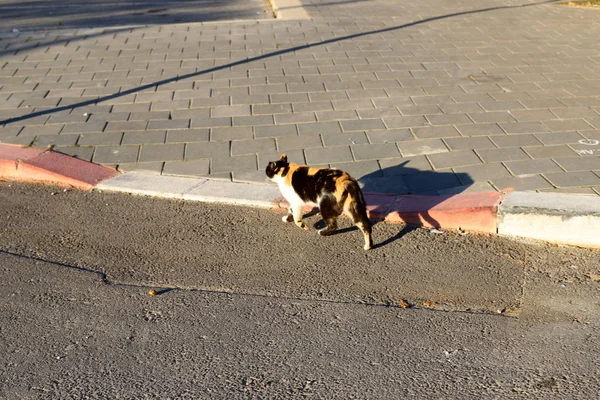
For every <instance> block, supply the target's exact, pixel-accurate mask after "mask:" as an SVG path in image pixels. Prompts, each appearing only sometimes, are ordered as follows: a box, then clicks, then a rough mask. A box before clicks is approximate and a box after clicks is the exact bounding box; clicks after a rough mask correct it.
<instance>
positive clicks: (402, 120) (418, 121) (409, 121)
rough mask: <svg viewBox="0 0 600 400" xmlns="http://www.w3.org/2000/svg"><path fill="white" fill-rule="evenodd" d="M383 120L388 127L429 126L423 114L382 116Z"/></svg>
mask: <svg viewBox="0 0 600 400" xmlns="http://www.w3.org/2000/svg"><path fill="white" fill-rule="evenodd" d="M383 122H384V123H385V125H386V126H387V127H388V128H389V129H396V128H415V127H420V126H429V123H428V122H427V120H426V119H425V117H424V116H423V115H414V116H402V117H386V118H383Z"/></svg>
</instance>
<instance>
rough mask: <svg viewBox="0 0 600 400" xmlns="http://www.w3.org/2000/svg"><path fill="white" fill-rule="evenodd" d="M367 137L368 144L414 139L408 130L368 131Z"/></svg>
mask: <svg viewBox="0 0 600 400" xmlns="http://www.w3.org/2000/svg"><path fill="white" fill-rule="evenodd" d="M367 136H368V137H369V142H370V143H395V142H404V141H406V140H413V139H414V136H413V135H412V133H411V132H410V130H409V129H391V130H382V131H370V132H368V133H367Z"/></svg>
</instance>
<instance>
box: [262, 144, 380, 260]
mask: <svg viewBox="0 0 600 400" xmlns="http://www.w3.org/2000/svg"><path fill="white" fill-rule="evenodd" d="M265 172H266V174H267V177H268V178H269V179H270V180H272V181H273V182H275V183H277V185H278V186H279V190H280V191H281V194H282V195H283V197H285V199H286V200H287V201H288V203H290V209H289V210H288V215H287V216H285V217H283V218H282V220H283V221H284V222H292V221H294V223H295V224H296V225H297V226H299V227H300V228H302V229H306V230H308V227H307V226H306V225H305V224H304V222H302V209H303V208H304V206H305V205H312V206H318V207H319V210H320V211H321V216H322V217H323V221H325V223H326V224H327V227H326V228H324V229H321V230H319V234H320V235H322V236H327V235H331V234H332V233H333V232H335V230H336V229H337V217H338V216H339V215H340V214H341V212H342V210H343V211H345V212H346V214H347V215H348V216H350V218H352V221H353V222H354V224H355V225H356V226H357V227H358V228H359V229H360V230H361V231H362V233H363V235H364V237H365V246H364V249H365V250H369V249H370V248H371V247H372V246H373V241H372V239H371V222H370V221H369V218H368V217H367V205H366V204H365V199H364V198H363V195H362V191H361V190H360V187H359V186H358V182H357V181H356V179H354V178H352V177H351V176H350V175H348V174H347V173H346V172H343V171H340V170H339V169H328V168H311V167H308V166H306V165H299V164H293V163H288V159H287V156H286V155H285V154H282V155H281V158H280V159H279V160H277V161H272V162H270V163H269V165H267V168H266V170H265Z"/></svg>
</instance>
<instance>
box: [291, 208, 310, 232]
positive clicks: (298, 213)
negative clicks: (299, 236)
mask: <svg viewBox="0 0 600 400" xmlns="http://www.w3.org/2000/svg"><path fill="white" fill-rule="evenodd" d="M303 208H304V207H303V206H302V205H298V206H296V205H295V206H292V213H293V217H294V223H295V224H296V226H299V227H300V228H302V229H304V230H305V231H307V230H308V226H307V225H306V224H305V223H304V222H302V210H303Z"/></svg>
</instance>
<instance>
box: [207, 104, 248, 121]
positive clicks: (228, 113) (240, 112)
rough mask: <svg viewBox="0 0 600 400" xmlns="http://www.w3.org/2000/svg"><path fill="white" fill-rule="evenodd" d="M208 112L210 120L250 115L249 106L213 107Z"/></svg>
mask: <svg viewBox="0 0 600 400" xmlns="http://www.w3.org/2000/svg"><path fill="white" fill-rule="evenodd" d="M210 112H211V118H223V117H243V116H248V115H250V106H248V105H237V106H226V107H213V108H211V110H210Z"/></svg>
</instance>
